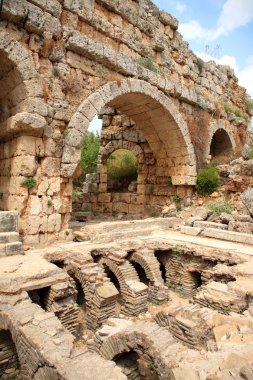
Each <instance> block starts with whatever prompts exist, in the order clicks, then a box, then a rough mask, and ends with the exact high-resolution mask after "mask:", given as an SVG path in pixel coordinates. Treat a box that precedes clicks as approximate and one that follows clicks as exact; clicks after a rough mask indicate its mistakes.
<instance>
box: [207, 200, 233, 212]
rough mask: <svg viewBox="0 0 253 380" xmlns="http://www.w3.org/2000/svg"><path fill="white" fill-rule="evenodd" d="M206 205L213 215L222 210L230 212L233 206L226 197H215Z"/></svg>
mask: <svg viewBox="0 0 253 380" xmlns="http://www.w3.org/2000/svg"><path fill="white" fill-rule="evenodd" d="M206 207H207V208H208V210H210V211H211V212H212V213H213V214H215V215H220V214H222V213H223V212H225V213H227V214H231V213H232V211H233V206H232V205H231V204H230V203H229V202H228V201H226V199H217V200H216V201H213V202H209V203H207V205H206Z"/></svg>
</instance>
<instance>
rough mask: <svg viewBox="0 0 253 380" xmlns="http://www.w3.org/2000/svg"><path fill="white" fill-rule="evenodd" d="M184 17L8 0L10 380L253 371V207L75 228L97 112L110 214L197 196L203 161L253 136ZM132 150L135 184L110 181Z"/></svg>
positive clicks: (233, 89)
mask: <svg viewBox="0 0 253 380" xmlns="http://www.w3.org/2000/svg"><path fill="white" fill-rule="evenodd" d="M177 28H178V22H177V20H176V19H174V18H173V17H172V16H171V15H169V14H167V13H165V12H163V11H160V10H159V9H158V8H157V7H156V6H155V5H154V4H152V2H151V1H149V0H126V1H124V2H123V1H111V0H96V1H95V0H78V1H76V0H47V1H44V0H42V1H37V0H22V1H15V0H8V1H7V0H3V1H2V2H1V4H0V36H1V38H0V83H1V86H0V109H1V115H0V123H1V125H0V210H1V211H0V378H1V379H3V380H7V379H26V380H30V379H35V380H60V379H64V380H72V379H73V380H77V379H85V380H86V379H87V380H108V379H111V380H113V379H115V380H116V379H117V380H123V379H131V380H133V379H139V380H142V379H149V380H158V379H164V380H186V379H187V380H232V379H238V380H252V379H253V357H252V349H253V301H252V300H253V288H252V280H253V278H252V276H253V273H252V269H251V268H252V247H251V245H252V244H253V239H252V236H251V235H250V234H249V233H247V234H246V233H245V234H240V233H239V232H238V231H236V228H238V223H241V222H243V221H244V222H245V221H246V223H248V224H247V226H246V225H245V224H244V227H245V228H248V229H250V228H251V227H252V218H251V216H249V215H248V216H247V218H245V217H244V218H243V217H242V216H241V217H240V218H239V217H238V218H237V219H236V218H235V219H233V220H230V221H228V222H226V223H223V222H222V223H223V224H222V223H220V221H218V222H217V221H216V223H215V222H212V221H208V220H206V219H207V217H206V218H199V219H198V218H197V219H196V217H195V219H194V217H193V219H191V220H190V221H188V225H185V226H183V227H182V228H181V232H179V229H178V228H177V229H174V230H172V231H171V227H175V225H176V226H178V225H179V224H180V223H179V219H178V218H174V219H173V218H168V219H167V220H166V219H162V218H158V219H157V220H156V221H152V223H151V222H150V221H149V220H147V221H141V220H140V221H134V222H133V221H131V222H122V223H119V224H117V222H114V224H110V223H104V224H102V223H101V225H100V226H98V227H97V229H96V227H94V226H89V230H87V232H86V234H87V239H84V238H83V236H82V233H76V234H75V236H76V241H75V242H66V241H65V240H72V231H71V230H70V229H69V220H70V217H71V212H72V190H73V179H74V178H76V177H78V175H79V174H80V169H79V161H80V147H81V144H82V142H83V139H84V137H85V135H86V132H87V129H88V126H89V124H90V122H91V120H92V119H93V118H94V116H96V115H100V117H101V118H102V119H103V130H102V138H101V149H100V153H99V163H98V173H97V174H96V175H94V176H90V177H88V178H87V183H86V194H85V195H84V198H83V203H82V205H81V208H82V207H84V206H85V205H86V206H87V205H89V207H91V208H92V209H93V210H95V211H98V212H102V213H113V212H124V213H130V214H131V213H133V214H135V213H143V212H144V211H145V210H146V208H148V207H153V206H159V207H160V206H163V205H164V204H165V203H166V199H167V197H168V196H170V195H174V194H178V195H180V196H182V197H184V196H189V195H190V194H191V193H192V191H193V189H194V186H195V183H196V172H197V169H198V168H199V167H200V166H201V165H202V164H203V162H205V161H206V160H207V159H210V157H211V156H212V157H219V156H222V155H223V154H227V153H231V152H234V153H236V152H239V151H241V149H242V147H243V146H245V143H247V142H249V141H250V135H249V125H250V118H251V115H250V110H249V109H248V107H247V104H248V102H249V101H250V98H249V97H248V95H247V94H246V91H245V89H244V88H242V87H241V86H240V85H239V84H238V80H237V78H236V77H235V75H234V72H233V70H232V69H231V68H229V67H228V66H221V65H216V64H215V63H214V62H208V63H204V62H202V61H201V60H200V59H198V58H197V57H196V56H195V55H194V54H193V53H192V51H191V50H190V49H189V47H188V44H187V43H186V42H184V41H183V39H182V36H181V35H180V34H179V33H178V31H177ZM119 148H125V149H128V150H131V151H132V152H133V153H134V155H135V156H136V157H137V161H138V176H137V180H136V183H133V184H130V185H129V188H128V192H127V193H121V192H117V191H111V189H110V188H108V178H107V171H106V161H107V159H108V157H109V155H110V154H111V153H113V152H114V151H115V150H117V149H119ZM249 166H250V165H249V164H248V163H247V162H246V161H245V162H243V164H242V165H241V169H240V170H241V171H242V172H243V173H244V174H245V173H247V174H249V173H250V167H249ZM229 170H230V169H229V168H228V167H223V171H224V173H225V172H226V173H227V172H228V171H229ZM239 175H240V171H239V170H237V171H236V175H235V176H233V177H231V179H230V180H229V181H228V183H227V186H228V187H229V186H230V188H231V187H236V186H238V183H239V182H240V181H239V178H238V176H239ZM229 176H230V174H228V177H229ZM249 177H250V175H248V176H247V181H246V182H245V183H247V184H251V180H250V178H249ZM168 180H170V182H171V183H170V186H168ZM241 182H242V181H241ZM212 223H213V224H212ZM214 224H215V226H214ZM225 224H226V225H228V226H227V227H224V225H225ZM230 224H231V230H229V225H230ZM112 229H113V230H112ZM245 232H249V231H248V230H247V231H245ZM251 232H252V231H251ZM183 233H184V234H183ZM189 235H191V236H189ZM245 235H246V236H245ZM214 237H215V238H217V239H213V238H214ZM246 238H247V240H245V239H246ZM21 239H22V242H23V243H24V244H22V243H21V241H20V240H21ZM218 239H219V240H218ZM82 240H87V241H82ZM52 242H54V244H51V245H48V246H46V247H44V248H42V245H44V244H46V243H52ZM241 243H247V244H241ZM28 245H30V246H34V247H37V248H34V249H30V250H27V248H28Z"/></svg>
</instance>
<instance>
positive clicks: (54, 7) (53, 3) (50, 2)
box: [32, 0, 62, 18]
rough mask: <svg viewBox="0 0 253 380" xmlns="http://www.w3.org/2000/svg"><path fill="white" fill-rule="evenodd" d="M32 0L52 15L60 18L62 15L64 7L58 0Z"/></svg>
mask: <svg viewBox="0 0 253 380" xmlns="http://www.w3.org/2000/svg"><path fill="white" fill-rule="evenodd" d="M32 2H33V4H35V5H37V6H38V7H39V8H42V9H43V10H44V11H46V12H49V13H51V15H52V16H55V17H57V18H59V17H60V15H61V10H62V7H61V4H60V3H59V1H58V0H46V1H44V2H42V1H40V0H33V1H32Z"/></svg>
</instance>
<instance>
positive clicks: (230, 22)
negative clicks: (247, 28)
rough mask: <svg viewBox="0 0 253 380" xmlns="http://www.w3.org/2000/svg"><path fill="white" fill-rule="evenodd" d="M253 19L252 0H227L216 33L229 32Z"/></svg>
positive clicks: (218, 34)
mask: <svg viewBox="0 0 253 380" xmlns="http://www.w3.org/2000/svg"><path fill="white" fill-rule="evenodd" d="M252 20H253V1H252V0H240V1H238V0H227V1H226V2H225V4H224V5H223V7H222V11H221V14H220V17H219V19H218V22H217V26H218V29H217V31H216V35H217V36H220V35H223V34H227V33H229V32H231V31H232V30H234V29H236V28H239V27H240V26H244V25H247V24H248V23H249V22H251V21H252Z"/></svg>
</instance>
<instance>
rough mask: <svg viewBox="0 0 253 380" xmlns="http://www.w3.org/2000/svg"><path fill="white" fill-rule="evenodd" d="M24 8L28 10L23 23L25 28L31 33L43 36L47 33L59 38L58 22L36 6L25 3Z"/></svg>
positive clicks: (59, 25) (59, 26) (59, 28)
mask: <svg viewBox="0 0 253 380" xmlns="http://www.w3.org/2000/svg"><path fill="white" fill-rule="evenodd" d="M26 7H27V9H28V10H29V13H28V17H27V20H26V23H25V28H26V30H28V31H29V32H31V33H36V34H39V35H43V33H44V31H45V30H46V31H47V34H48V35H51V36H53V37H59V36H60V32H61V24H60V21H59V20H58V19H57V18H55V17H53V16H52V15H51V14H49V13H47V12H43V11H42V10H41V9H40V8H38V7H37V6H35V5H33V4H31V3H27V2H26Z"/></svg>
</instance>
